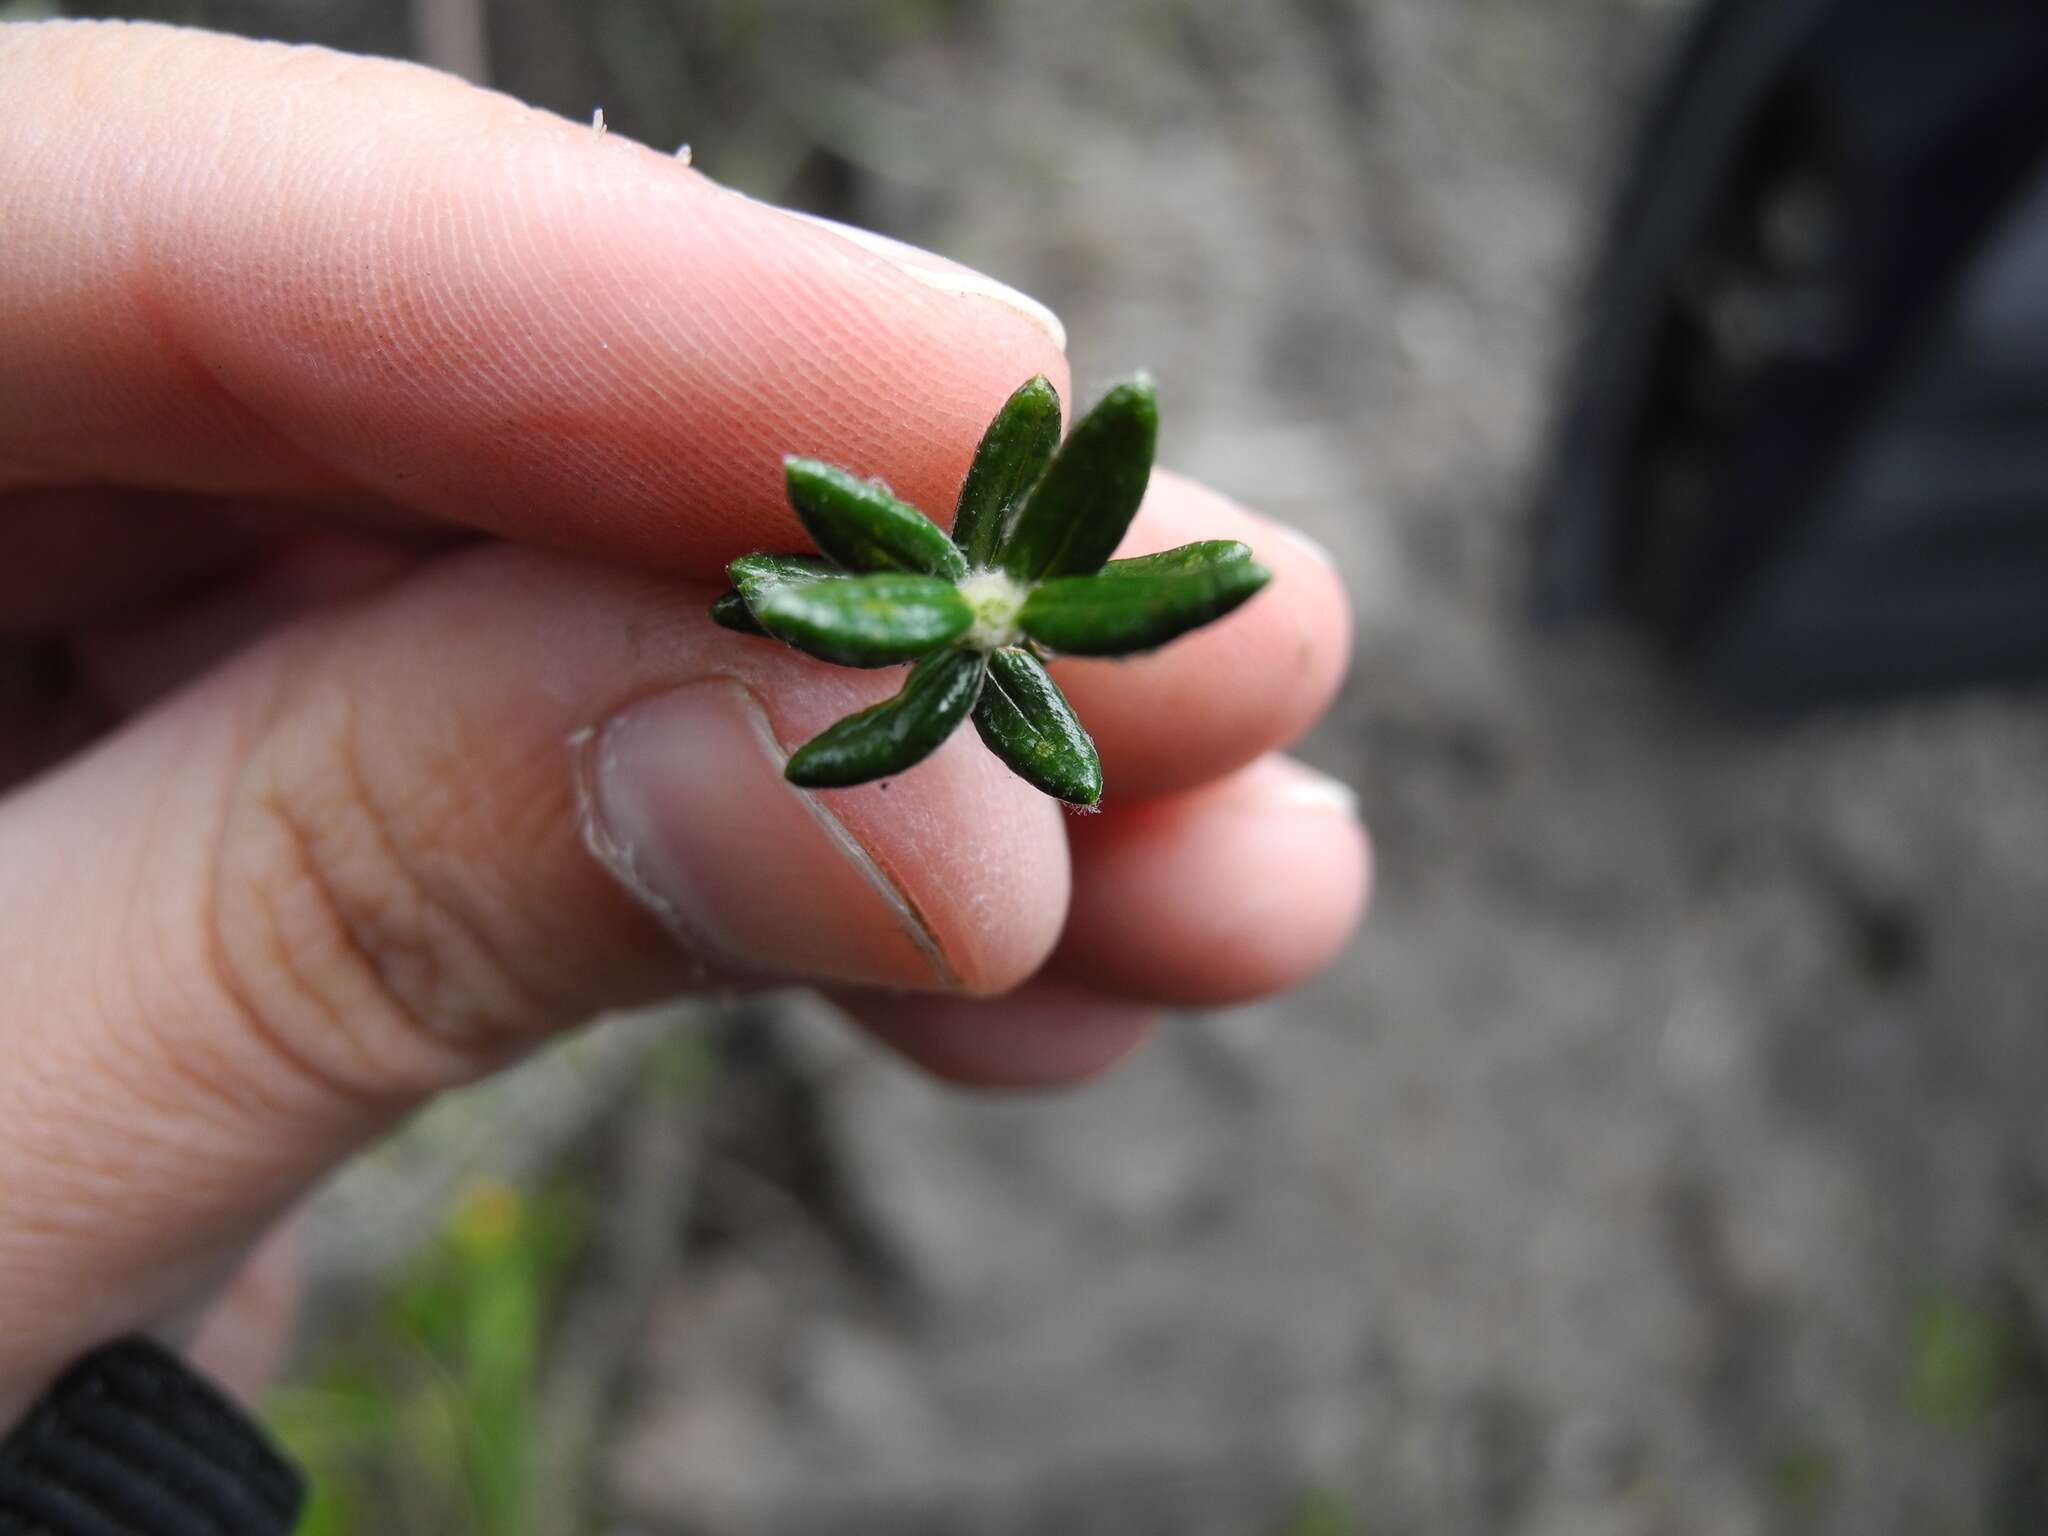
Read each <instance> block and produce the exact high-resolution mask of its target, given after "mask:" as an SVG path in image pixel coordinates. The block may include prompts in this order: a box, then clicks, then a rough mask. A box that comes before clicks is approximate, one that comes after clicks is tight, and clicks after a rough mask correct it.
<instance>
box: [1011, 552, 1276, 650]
mask: <svg viewBox="0 0 2048 1536" xmlns="http://www.w3.org/2000/svg"><path fill="white" fill-rule="evenodd" d="M1216 542H1217V543H1218V544H1219V545H1225V541H1220V540H1219V541H1216ZM1225 547H1226V549H1228V548H1234V549H1235V550H1238V551H1241V552H1242V553H1239V554H1236V555H1234V556H1233V555H1229V554H1227V553H1226V554H1222V555H1214V554H1212V555H1210V556H1206V557H1205V556H1201V555H1197V554H1196V553H1194V551H1196V550H1198V549H1200V548H1201V546H1197V545H1188V546H1184V547H1183V548H1182V549H1177V550H1169V551H1167V552H1166V554H1164V555H1149V556H1144V557H1141V558H1140V559H1136V560H1119V561H1116V562H1114V563H1113V564H1111V565H1107V566H1105V567H1103V568H1102V570H1100V571H1098V572H1097V573H1096V574H1094V575H1093V576H1068V577H1063V578H1061V579H1060V580H1057V581H1048V582H1046V583H1045V584H1044V585H1043V586H1040V587H1038V588H1037V589H1036V590H1035V591H1033V592H1032V594H1031V596H1030V597H1029V598H1027V599H1026V600H1025V603H1024V608H1023V611H1022V612H1021V613H1020V614H1019V615H1018V617H1017V622H1018V623H1019V625H1021V626H1022V628H1023V630H1024V633H1025V634H1027V635H1029V636H1030V637H1031V638H1032V639H1033V640H1036V641H1037V642H1038V643H1039V644H1040V645H1043V646H1045V647H1047V648H1048V649H1050V650H1054V651H1058V652H1060V653H1061V654H1063V655H1067V656H1126V655H1129V654H1130V653H1131V652H1133V651H1149V650H1151V649H1153V648H1154V647H1155V646H1161V645H1164V644H1166V642H1167V641H1169V640H1172V639H1174V638H1175V637H1176V636H1179V635H1184V634H1186V633H1187V632H1188V631H1189V630H1191V629H1196V628H1199V627H1200V626H1202V625H1204V624H1207V623H1209V622H1210V621H1212V620H1214V619H1220V618H1222V617H1223V615H1225V614H1226V613H1228V612H1230V611H1231V609H1233V608H1235V607H1236V606H1237V605H1238V604H1239V603H1242V602H1243V601H1244V600H1245V599H1246V598H1248V597H1250V596H1251V595H1252V594H1253V593H1254V592H1256V591H1258V590H1259V588H1261V587H1263V586H1264V585H1265V584H1266V583H1267V582H1268V581H1270V580H1271V579H1272V575H1271V573H1270V572H1269V571H1267V570H1266V568H1265V567H1264V566H1262V565H1258V564H1256V563H1255V562H1254V561H1253V560H1252V559H1251V552H1250V551H1249V550H1246V549H1245V548H1244V546H1243V545H1242V544H1238V545H1234V546H1230V545H1225Z"/></svg>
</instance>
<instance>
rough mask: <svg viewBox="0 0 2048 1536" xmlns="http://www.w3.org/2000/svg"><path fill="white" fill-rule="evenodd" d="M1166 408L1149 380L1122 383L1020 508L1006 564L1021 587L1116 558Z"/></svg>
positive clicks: (1072, 436)
mask: <svg viewBox="0 0 2048 1536" xmlns="http://www.w3.org/2000/svg"><path fill="white" fill-rule="evenodd" d="M1158 435H1159V405H1158V402H1157V401H1156V400H1155V399H1154V398H1153V394H1152V384H1151V381H1150V380H1148V379H1143V378H1139V379H1133V380H1132V381H1131V382H1129V383H1127V384H1119V385H1117V386H1116V388H1114V389H1112V390H1111V391H1110V392H1109V393H1108V394H1106V395H1104V396H1103V397H1102V400H1101V402H1100V403H1099V404H1097V406H1096V407H1095V409H1094V410H1092V411H1090V412H1089V413H1088V414H1087V415H1086V416H1083V417H1082V418H1081V419H1080V421H1078V422H1076V423H1075V425H1074V430H1073V431H1072V432H1071V433H1069V434H1068V436H1067V440H1066V442H1064V443H1063V444H1061V445H1060V450H1059V452H1058V453H1056V454H1054V455H1053V461H1052V465H1051V467H1050V468H1048V469H1047V470H1046V472H1045V475H1044V477H1043V478H1042V479H1040V480H1039V482H1038V484H1037V485H1035V486H1034V487H1032V490H1031V494H1030V495H1029V496H1027V497H1026V498H1025V499H1024V505H1023V506H1022V507H1021V508H1019V509H1018V512H1017V518H1016V522H1015V523H1014V524H1012V526H1011V527H1010V529H1009V531H1008V533H1007V534H1006V535H1005V537H1004V539H1003V544H1002V549H1001V550H1000V551H999V555H998V558H999V559H1000V560H1001V562H1002V566H1003V569H1004V570H1006V571H1008V572H1009V573H1010V574H1011V575H1012V576H1014V577H1016V578H1017V579H1018V580H1019V581H1026V582H1030V581H1044V580H1047V579H1049V578H1051V577H1055V576H1079V575H1085V574H1086V573H1088V572H1089V571H1093V570H1095V569H1096V568H1097V567H1099V566H1100V565H1101V564H1102V562H1103V561H1105V560H1107V559H1108V558H1109V557H1110V556H1111V555H1113V554H1115V553H1116V547H1117V545H1118V544H1119V543H1121V542H1122V540H1123V536H1124V530H1125V529H1126V528H1128V527H1130V525H1131V519H1132V518H1133V517H1135V516H1136V515H1137V511H1138V503H1139V502H1140V501H1143V500H1144V499H1145V483H1146V481H1147V480H1149V479H1150V478H1151V475H1152V447H1153V443H1154V441H1155V439H1156V438H1157V437H1158Z"/></svg>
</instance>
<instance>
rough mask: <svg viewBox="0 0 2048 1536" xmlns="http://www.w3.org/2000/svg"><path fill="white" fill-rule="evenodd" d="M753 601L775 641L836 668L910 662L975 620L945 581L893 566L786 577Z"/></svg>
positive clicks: (947, 641)
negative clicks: (825, 576)
mask: <svg viewBox="0 0 2048 1536" xmlns="http://www.w3.org/2000/svg"><path fill="white" fill-rule="evenodd" d="M752 606H753V609H754V617H755V618H756V619H758V620H760V621H761V627H762V628H763V629H765V630H767V631H768V633H769V634H771V635H773V636H775V638H776V639H778V640H787V641H788V642H789V643H790V644H791V645H793V646H795V647H796V648H797V649H798V650H800V651H806V652H808V653H809V654H811V655H813V656H816V657H819V658H820V659H822V660H824V661H836V662H838V663H839V664H840V665H841V666H843V667H887V666H893V665H895V664H896V663H897V662H902V661H915V660H916V659H917V658H918V657H920V656H922V655H924V654H925V653H926V652H927V651H932V650H936V649H938V648H939V647H940V646H942V645H950V644H952V642H953V641H955V640H957V639H959V638H960V636H961V635H962V634H964V633H965V632H966V630H967V627H968V626H969V625H970V624H972V623H973V622H974V611H973V610H972V609H971V608H969V607H968V606H967V602H966V600H965V599H964V598H962V597H961V596H960V594H959V593H958V592H957V591H955V590H954V588H953V584H952V583H951V582H949V581H942V580H941V579H940V578H938V577H937V576H905V575H903V574H901V573H900V572H895V571H885V572H882V573H880V574H879V575H874V576H843V577H841V578H840V579H839V580H837V581H814V582H809V583H801V584H799V583H791V584H788V585H785V586H780V587H777V588H775V589H774V590H773V591H771V592H769V593H768V594H766V595H765V596H764V597H762V598H761V599H760V600H759V601H758V602H756V603H754V604H753V605H752Z"/></svg>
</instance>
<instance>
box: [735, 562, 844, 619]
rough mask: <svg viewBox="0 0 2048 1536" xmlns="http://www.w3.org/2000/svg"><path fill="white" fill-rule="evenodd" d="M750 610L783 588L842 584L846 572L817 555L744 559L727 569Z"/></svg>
mask: <svg viewBox="0 0 2048 1536" xmlns="http://www.w3.org/2000/svg"><path fill="white" fill-rule="evenodd" d="M725 574H726V575H727V576H729V577H731V578H732V584H733V585H734V586H735V587H737V588H738V589H739V594H740V596H741V597H742V598H743V599H745V601H746V604H747V606H748V607H749V608H751V607H753V606H755V605H756V604H758V603H759V602H760V601H761V600H762V599H763V598H765V597H766V596H767V595H768V594H769V593H770V592H774V591H776V590H778V589H780V588H782V587H789V586H809V585H810V584H811V583H812V582H814V581H840V580H843V579H844V578H845V576H846V572H844V571H842V570H840V569H839V567H838V566H836V565H834V564H833V563H832V562H831V561H829V560H820V559H819V558H818V557H817V556H816V555H741V556H740V557H739V559H737V560H735V561H733V563H732V564H731V565H728V566H727V567H726V568H725Z"/></svg>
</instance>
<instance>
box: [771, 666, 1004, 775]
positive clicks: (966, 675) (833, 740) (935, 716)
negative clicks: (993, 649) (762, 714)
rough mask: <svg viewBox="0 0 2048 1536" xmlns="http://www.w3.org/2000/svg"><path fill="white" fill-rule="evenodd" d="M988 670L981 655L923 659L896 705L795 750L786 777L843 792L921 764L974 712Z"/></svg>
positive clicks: (886, 704) (853, 719) (890, 702)
mask: <svg viewBox="0 0 2048 1536" xmlns="http://www.w3.org/2000/svg"><path fill="white" fill-rule="evenodd" d="M987 670H988V664H987V660H986V658H984V657H983V656H982V654H981V653H980V652H979V651H959V650H953V651H940V652H938V653H936V654H935V655H931V656H927V657H926V658H925V659H924V660H923V661H921V662H919V663H918V664H917V665H916V666H914V667H912V668H911V669H910V676H909V678H907V679H906V680H905V682H904V684H903V689H902V691H901V692H900V693H898V694H897V695H896V696H895V697H894V698H892V699H885V700H884V701H883V702H882V703H880V704H877V705H875V706H874V707H873V708H871V709H864V710H862V711H861V712H860V713H859V714H857V715H848V716H847V717H846V718H845V719H844V720H841V721H840V722H839V723H838V724H837V725H834V726H831V727H829V728H827V729H826V730H824V731H822V732H820V733H819V734H818V735H816V736H813V737H812V738H811V739H810V740H809V741H807V742H805V743H804V744H803V745H802V746H801V747H799V748H797V750H796V751H795V753H793V754H792V755H791V757H790V759H789V766H788V767H787V768H786V769H785V770H784V777H785V778H787V779H788V780H789V782H790V783H792V784H800V785H802V786H803V787H804V788H805V789H846V788H849V787H850V786H852V785H855V784H865V783H867V782H869V781H870V780H871V779H884V778H887V777H888V776H889V775H890V774H893V773H901V772H902V771H903V770H904V769H906V768H909V767H911V766H913V765H915V764H917V763H920V762H923V761H924V759H925V758H927V757H929V756H930V755H931V754H932V753H933V752H935V751H937V750H938V748H939V746H940V744H941V743H943V742H944V741H945V739H946V738H947V737H948V736H950V735H952V734H953V731H954V729H955V728H956V727H957V726H958V725H959V724H960V722H961V721H962V720H965V719H966V718H967V715H968V712H969V711H970V710H972V709H973V708H974V701H975V697H976V695H978V694H979V693H980V692H981V686H982V678H983V676H984V675H985V674H986V672H987Z"/></svg>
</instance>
